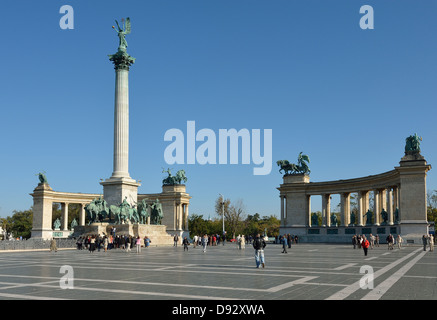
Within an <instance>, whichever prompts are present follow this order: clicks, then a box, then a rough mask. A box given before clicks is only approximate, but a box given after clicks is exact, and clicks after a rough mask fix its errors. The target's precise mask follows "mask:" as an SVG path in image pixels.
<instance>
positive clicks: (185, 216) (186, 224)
mask: <svg viewBox="0 0 437 320" xmlns="http://www.w3.org/2000/svg"><path fill="white" fill-rule="evenodd" d="M184 221H185V227H184V230H188V203H184Z"/></svg>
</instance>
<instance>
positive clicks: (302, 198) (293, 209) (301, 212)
mask: <svg viewBox="0 0 437 320" xmlns="http://www.w3.org/2000/svg"><path fill="white" fill-rule="evenodd" d="M283 179H284V184H283V185H284V186H285V185H287V184H293V192H287V191H285V199H286V204H285V208H284V209H285V214H284V216H285V219H284V222H285V223H284V225H282V226H281V227H280V230H279V232H280V234H284V233H290V234H293V235H298V236H300V235H305V234H306V228H307V227H308V226H309V219H310V214H311V202H310V197H309V196H308V195H307V194H306V192H305V185H306V184H308V183H309V182H310V177H309V176H308V175H306V174H291V175H286V176H284V177H283ZM299 185H300V186H302V188H301V190H299V189H300V188H299Z"/></svg>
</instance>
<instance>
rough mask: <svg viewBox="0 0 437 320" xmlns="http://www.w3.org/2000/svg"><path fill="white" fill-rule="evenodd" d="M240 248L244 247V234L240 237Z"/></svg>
mask: <svg viewBox="0 0 437 320" xmlns="http://www.w3.org/2000/svg"><path fill="white" fill-rule="evenodd" d="M240 249H242V250H244V249H246V237H245V236H244V234H243V235H242V236H241V239H240Z"/></svg>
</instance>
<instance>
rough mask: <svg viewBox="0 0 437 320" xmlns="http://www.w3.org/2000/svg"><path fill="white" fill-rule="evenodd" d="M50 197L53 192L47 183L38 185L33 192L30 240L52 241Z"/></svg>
mask: <svg viewBox="0 0 437 320" xmlns="http://www.w3.org/2000/svg"><path fill="white" fill-rule="evenodd" d="M52 195H53V190H52V188H50V186H49V185H48V184H47V183H40V184H38V186H37V187H36V188H35V189H34V190H33V194H31V196H32V197H33V223H32V226H33V227H32V231H31V237H32V238H39V239H52V237H53V230H52Z"/></svg>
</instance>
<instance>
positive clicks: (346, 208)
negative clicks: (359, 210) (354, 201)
mask: <svg viewBox="0 0 437 320" xmlns="http://www.w3.org/2000/svg"><path fill="white" fill-rule="evenodd" d="M350 201H351V194H350V193H341V194H340V207H341V224H342V225H343V226H348V225H349V224H350V223H351V222H350V217H351V216H350V212H351V208H350Z"/></svg>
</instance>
